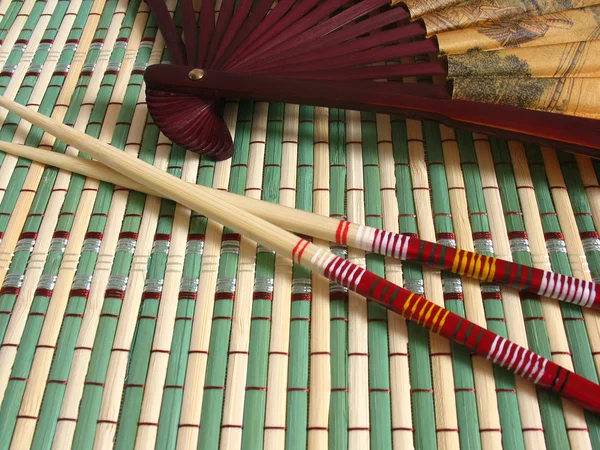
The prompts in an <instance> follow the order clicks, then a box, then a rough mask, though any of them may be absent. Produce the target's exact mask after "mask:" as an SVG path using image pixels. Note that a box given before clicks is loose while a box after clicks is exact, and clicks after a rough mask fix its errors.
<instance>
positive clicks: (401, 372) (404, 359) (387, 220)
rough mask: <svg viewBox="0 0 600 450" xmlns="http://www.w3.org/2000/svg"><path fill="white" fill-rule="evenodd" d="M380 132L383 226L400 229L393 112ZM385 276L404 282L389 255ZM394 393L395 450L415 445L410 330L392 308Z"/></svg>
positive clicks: (397, 263)
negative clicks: (391, 119) (410, 370)
mask: <svg viewBox="0 0 600 450" xmlns="http://www.w3.org/2000/svg"><path fill="white" fill-rule="evenodd" d="M376 117H377V119H376V120H377V136H378V143H377V147H378V151H379V176H380V179H381V201H382V210H383V228H384V229H385V230H388V231H391V232H394V233H398V232H399V231H400V227H399V224H398V214H399V211H398V200H397V198H396V174H395V170H394V169H395V163H394V150H393V147H392V124H391V121H390V116H388V115H382V114H378V115H377V116H376ZM385 277H386V279H388V280H390V281H391V282H392V283H395V284H396V285H398V286H402V284H403V277H402V264H401V263H400V261H398V260H397V259H395V258H392V257H390V256H386V258H385ZM387 319H388V334H389V361H390V395H391V404H392V445H393V448H394V449H395V450H399V449H412V448H414V435H413V431H412V427H413V418H412V409H411V401H410V400H411V393H410V372H409V369H408V330H407V328H406V321H405V320H404V318H402V317H401V316H399V315H398V314H394V313H393V312H391V311H390V312H388V314H387Z"/></svg>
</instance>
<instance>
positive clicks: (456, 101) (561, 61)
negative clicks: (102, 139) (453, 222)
mask: <svg viewBox="0 0 600 450" xmlns="http://www.w3.org/2000/svg"><path fill="white" fill-rule="evenodd" d="M147 1H148V4H149V6H150V8H151V10H152V13H153V14H154V15H155V16H156V19H157V22H158V26H159V28H160V30H161V32H162V33H163V35H164V36H165V41H166V44H167V48H168V50H169V53H170V55H171V63H172V64H173V65H175V66H177V67H178V69H177V70H169V69H168V68H167V67H149V68H148V69H147V71H146V76H145V79H146V85H147V89H148V108H149V111H150V114H151V115H152V117H153V118H154V120H155V121H156V123H157V125H158V126H159V127H160V129H161V130H162V131H163V132H164V133H165V135H167V136H168V137H169V138H170V139H172V140H173V141H174V142H176V143H177V144H179V145H181V146H183V147H185V148H187V149H189V150H192V151H196V152H200V153H203V154H207V155H211V156H213V157H215V158H216V159H224V158H228V157H230V156H231V154H232V152H233V143H232V139H231V136H230V135H229V132H228V131H227V128H226V126H225V124H224V123H223V121H222V119H221V117H220V105H221V104H222V98H221V97H222V96H228V95H234V96H235V97H237V98H251V99H260V100H266V101H286V99H291V98H293V99H294V100H295V101H297V102H298V103H308V104H315V103H314V102H315V100H318V101H319V102H322V103H323V105H324V106H329V105H331V106H333V105H338V104H341V105H343V104H348V105H352V106H353V107H356V108H357V109H364V110H372V111H385V112H395V113H400V114H405V115H409V116H413V117H417V118H427V117H432V116H435V117H436V118H438V119H439V120H440V121H442V122H444V121H445V122H446V123H451V124H453V125H456V126H463V127H465V128H467V129H473V130H482V131H485V132H489V133H495V134H498V135H500V136H504V137H508V136H512V137H518V138H521V139H523V140H529V141H530V142H537V143H540V142H542V143H544V144H555V145H562V146H566V147H567V148H568V149H571V150H575V151H581V150H582V149H585V150H586V151H587V153H593V151H595V150H599V149H600V137H599V133H598V132H597V130H598V129H600V126H599V125H600V122H597V119H600V94H598V92H600V89H599V87H600V81H599V80H600V71H599V67H600V54H599V51H600V47H598V45H597V44H598V42H599V38H600V6H598V5H596V4H597V3H600V0H577V1H572V2H563V1H549V2H543V5H541V6H540V5H538V6H536V5H537V2H523V1H519V0H466V1H456V0H431V1H420V2H412V1H409V0H407V2H406V3H405V4H404V3H403V4H390V2H389V0H361V1H348V0H321V1H319V0H282V1H279V2H276V3H273V2H272V1H266V0H255V1H252V0H238V1H236V0H222V1H221V2H220V3H219V4H218V5H217V3H215V2H214V1H212V0H208V1H204V2H203V8H202V9H201V10H200V11H199V12H198V11H194V5H193V3H192V0H182V1H181V2H180V6H179V8H180V11H181V14H178V15H176V17H179V20H178V21H177V23H176V20H174V18H173V17H174V14H173V5H172V4H171V3H169V2H168V3H165V2H164V1H163V0H147ZM179 22H180V23H179ZM541 55H544V56H543V57H541ZM207 73H211V74H213V76H210V77H208V76H203V75H204V74H207ZM217 74H218V76H216V75H217ZM227 74H230V75H231V77H228V76H226V75H227ZM180 78H182V79H180ZM233 82H235V83H237V84H238V85H237V86H233V85H231V84H228V83H233ZM286 82H287V83H288V85H287V86H286V84H285V83H286ZM290 86H295V87H296V88H298V89H301V91H299V92H291V91H290V89H289V87H290ZM334 87H335V88H334ZM315 92H319V93H321V94H322V95H321V97H319V98H315V95H314V93H315ZM333 92H337V93H338V94H336V95H337V97H336V96H335V95H334V94H333ZM340 96H345V97H344V98H342V97H340ZM359 98H360V99H362V100H360V101H357V99H359ZM378 99H381V101H380V100H378ZM390 99H395V100H394V101H395V102H396V103H393V102H390V101H389V100H390ZM424 105H430V106H424ZM482 114H484V116H483V117H482ZM515 114H516V115H517V116H518V117H520V119H521V120H520V122H519V123H518V124H515V123H514V121H513V120H511V118H510V117H507V115H509V116H514V115H515ZM567 117H568V118H569V119H568V120H567ZM561 118H564V120H562V121H561ZM548 121H550V122H552V123H553V124H554V123H558V124H559V125H561V126H559V127H558V128H559V129H560V131H557V129H556V128H555V129H553V130H544V129H543V126H542V124H544V123H549V122H548ZM567 123H568V124H569V126H575V127H576V129H577V130H578V134H579V136H578V137H576V138H573V137H572V136H570V135H569V133H571V134H572V133H573V130H572V129H571V130H569V128H568V127H566V126H565V124H567ZM594 131H596V132H594Z"/></svg>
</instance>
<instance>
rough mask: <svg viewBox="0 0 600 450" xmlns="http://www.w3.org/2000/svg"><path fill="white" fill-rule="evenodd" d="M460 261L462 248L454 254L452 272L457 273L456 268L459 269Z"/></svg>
mask: <svg viewBox="0 0 600 450" xmlns="http://www.w3.org/2000/svg"><path fill="white" fill-rule="evenodd" d="M459 261H460V250H457V251H456V254H455V255H454V261H453V262H452V272H453V273H456V270H457V269H458V263H459Z"/></svg>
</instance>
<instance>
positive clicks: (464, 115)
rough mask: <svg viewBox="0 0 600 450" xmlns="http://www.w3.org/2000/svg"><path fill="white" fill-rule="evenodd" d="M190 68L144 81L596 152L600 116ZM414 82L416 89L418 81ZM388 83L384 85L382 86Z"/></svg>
mask: <svg viewBox="0 0 600 450" xmlns="http://www.w3.org/2000/svg"><path fill="white" fill-rule="evenodd" d="M189 70H190V68H189V67H187V68H186V67H166V66H164V65H155V66H151V67H149V68H148V69H147V70H146V74H145V80H146V85H147V88H148V89H149V90H159V91H160V90H162V91H168V92H178V93H183V94H189V95H191V96H201V97H224V98H246V99H255V100H262V101H279V102H288V103H298V104H309V105H315V106H326V107H334V108H344V109H352V110H364V111H374V112H380V113H386V114H400V115H403V116H405V117H409V118H414V119H420V120H424V119H431V120H437V121H439V122H442V123H445V124H447V125H448V126H451V127H454V128H464V129H468V130H472V131H476V132H481V133H488V134H496V135H499V136H501V137H504V138H507V139H521V140H524V141H527V142H531V143H535V144H539V145H545V146H553V147H562V148H564V149H566V150H570V151H575V152H578V153H583V154H587V155H590V156H598V155H600V153H599V152H598V151H599V150H600V133H599V130H600V127H599V125H598V121H596V120H592V119H585V118H580V117H573V116H567V115H562V114H552V113H547V112H540V111H532V110H525V109H520V108H514V107H509V106H503V105H491V104H485V103H477V102H467V101H461V100H452V99H450V98H447V99H442V98H427V97H424V96H420V95H407V94H399V93H397V92H396V89H399V88H400V86H403V84H401V83H394V82H389V83H373V85H376V84H377V85H382V86H381V87H379V86H377V89H366V90H365V89H356V85H355V84H354V83H352V82H343V81H341V82H331V81H321V80H319V81H304V80H302V81H300V80H294V79H277V78H267V77H262V76H261V77H254V76H251V75H246V74H237V73H227V72H213V71H205V72H204V76H203V77H202V78H201V79H199V80H196V81H193V80H190V79H189V78H188V72H189ZM404 86H409V87H413V88H414V89H415V92H418V89H420V86H424V85H417V84H412V85H406V84H405V85H404ZM383 88H385V90H384V89H383Z"/></svg>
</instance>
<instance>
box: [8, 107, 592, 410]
mask: <svg viewBox="0 0 600 450" xmlns="http://www.w3.org/2000/svg"><path fill="white" fill-rule="evenodd" d="M0 103H1V104H2V105H3V106H5V107H8V108H9V109H10V110H11V111H13V112H14V113H15V114H17V115H19V116H20V117H22V118H24V119H25V120H29V121H31V122H32V123H34V124H35V125H37V126H38V127H41V128H43V129H46V130H47V131H48V132H49V133H52V134H54V135H55V136H56V137H57V138H60V139H62V140H64V141H65V142H71V143H75V144H77V145H80V144H81V145H85V146H86V151H87V153H88V154H90V155H91V156H92V157H94V158H96V159H98V160H100V161H103V162H104V163H105V164H111V165H112V166H113V167H115V168H117V169H118V170H119V171H120V172H121V173H122V174H123V175H125V176H127V177H136V178H137V179H138V181H140V182H141V183H143V184H145V185H148V186H150V187H154V188H155V189H157V188H161V189H164V190H165V191H167V192H168V195H169V197H170V198H171V199H172V200H173V201H175V202H178V203H181V204H182V205H183V206H187V207H189V208H190V209H195V210H199V211H204V212H205V213H207V214H209V215H211V216H212V217H214V218H215V219H216V220H218V221H220V222H221V223H223V224H224V225H225V226H228V227H231V228H233V229H237V230H240V231H242V232H243V233H245V234H246V235H247V236H248V238H249V239H252V240H255V241H257V242H263V243H265V244H266V245H268V246H269V248H271V249H272V250H273V251H275V252H280V253H282V254H283V255H285V256H287V257H289V258H292V259H297V260H298V262H299V263H300V264H302V265H304V266H305V267H307V268H308V269H309V270H313V271H314V272H315V274H322V275H325V274H327V276H328V277H330V279H332V280H335V281H336V282H338V283H342V284H343V285H347V286H348V287H350V288H351V289H353V290H354V289H356V290H357V292H360V293H361V295H369V296H370V298H373V299H376V300H378V301H380V302H382V303H383V302H386V301H390V300H389V299H388V296H389V297H390V298H391V300H392V304H393V305H395V306H393V307H394V308H396V309H398V310H399V308H400V307H401V306H402V307H403V308H404V310H403V311H402V313H403V314H405V315H407V316H408V317H410V318H411V320H413V321H416V322H417V323H420V322H421V320H425V321H426V322H427V324H428V325H429V326H430V327H435V326H436V325H437V327H438V328H439V331H438V332H439V333H442V335H445V336H448V338H449V339H454V340H456V341H457V342H459V341H460V339H464V338H457V337H450V334H451V331H450V330H451V329H452V328H454V327H455V326H456V329H455V330H456V331H454V333H457V332H458V333H464V334H465V337H466V338H467V339H468V337H469V336H470V331H471V330H473V328H474V327H476V325H475V324H473V323H471V322H469V321H465V320H463V319H460V318H459V317H457V316H456V315H453V314H451V313H450V311H447V310H444V309H443V308H441V307H439V306H437V305H435V304H434V303H432V302H430V301H426V300H424V299H423V297H422V296H415V295H409V293H408V292H407V291H406V290H402V289H401V288H400V287H399V286H396V287H394V286H391V290H392V292H391V293H389V292H388V293H387V294H383V293H381V294H378V295H373V292H374V291H373V290H374V289H375V290H376V288H377V286H378V285H379V284H380V283H381V282H383V284H382V285H381V288H382V289H383V291H387V289H388V288H390V285H389V284H388V282H387V281H384V280H382V279H381V278H379V277H376V276H375V275H374V274H372V273H369V272H367V271H364V270H363V269H360V268H359V267H358V266H355V265H354V264H352V263H350V262H349V261H347V260H344V259H342V258H338V257H336V256H335V255H334V254H333V253H331V252H330V251H327V250H324V249H323V248H321V247H319V246H317V245H314V244H311V243H310V242H308V241H306V240H304V239H298V238H297V237H296V236H295V235H293V234H291V233H289V232H286V231H284V230H283V229H281V228H279V227H277V226H276V225H273V224H271V223H270V222H268V221H264V220H262V219H260V218H258V217H257V216H254V215H253V214H249V213H244V212H243V211H242V210H240V209H238V208H236V207H235V206H233V205H232V204H229V203H227V202H221V201H220V200H219V199H218V198H216V197H214V196H212V195H211V194H210V193H208V192H207V193H204V194H202V195H200V194H198V193H197V192H189V190H188V189H187V186H186V183H184V182H182V181H181V180H179V179H178V178H175V177H173V176H172V175H170V174H168V173H165V172H161V171H160V170H158V169H156V168H155V167H153V166H150V165H148V164H146V163H144V162H143V161H140V160H139V159H136V158H133V157H131V156H130V155H128V154H126V153H124V152H119V151H115V150H114V149H113V148H112V147H111V146H110V145H108V144H105V143H103V142H101V141H99V140H94V139H91V138H90V137H89V136H87V135H86V134H85V133H82V132H80V131H78V130H75V129H73V128H70V127H68V126H65V125H64V124H61V123H56V122H54V121H53V120H52V119H49V118H48V117H46V116H43V115H41V114H38V113H36V112H34V111H30V110H28V109H27V108H26V107H24V106H22V105H19V104H17V103H15V102H12V101H10V100H7V99H0ZM363 277H364V279H363ZM384 285H385V286H384ZM398 293H401V295H402V300H400V302H398V303H401V305H400V304H398V303H396V301H395V300H394V298H395V295H397V294H398ZM380 296H383V298H381V297H380ZM405 296H406V297H405ZM411 301H412V302H413V304H412V305H411ZM422 301H423V306H421V307H420V310H419V311H418V312H417V306H418V304H419V303H421V302H422ZM426 308H429V309H428V310H427V311H426ZM415 314H418V316H417V317H414V315H415ZM442 314H443V317H441V318H440V316H441V315H442ZM446 319H448V321H449V322H446ZM438 320H439V324H438V322H437V321H438ZM477 330H478V333H479V334H478V336H479V338H480V339H482V340H483V341H484V342H485V343H484V342H482V341H480V340H479V339H477V341H478V342H479V344H475V345H472V344H471V345H468V347H469V348H472V349H474V350H476V351H477V353H478V354H480V355H482V356H485V355H487V357H491V358H494V361H495V362H496V363H499V364H501V365H503V367H504V366H505V367H512V366H513V363H514V361H515V358H516V357H517V355H518V353H521V355H522V359H521V362H520V363H519V364H518V368H512V370H513V372H517V373H519V372H518V371H519V369H520V367H521V365H522V364H523V361H524V358H526V357H527V355H530V356H529V358H530V359H531V358H536V363H535V364H533V368H531V367H529V366H528V369H525V371H526V372H527V373H528V375H526V376H527V377H528V378H529V379H533V378H534V377H536V378H535V381H536V382H538V383H539V384H541V385H542V386H545V387H546V388H548V389H551V388H553V390H555V391H557V392H560V393H562V395H563V396H566V397H567V398H571V399H573V400H574V401H577V402H578V404H580V405H582V406H585V407H586V408H589V409H590V410H591V411H595V412H598V411H600V403H599V402H598V399H599V398H600V394H597V393H595V391H596V390H600V386H598V385H597V384H594V383H592V382H590V381H589V380H586V379H585V378H583V377H581V376H579V375H577V374H575V373H572V372H569V371H566V369H564V368H561V367H560V366H557V365H555V364H554V363H552V362H551V361H548V360H546V359H544V358H542V357H540V356H539V355H535V354H532V353H524V352H529V351H528V350H526V349H523V348H522V347H521V346H515V345H513V344H512V343H509V344H506V341H504V340H502V341H501V342H500V345H499V346H498V347H496V344H497V343H498V341H499V340H501V339H502V338H501V337H500V336H498V335H494V333H491V332H489V331H487V330H485V329H483V328H479V327H476V328H475V331H476V332H477ZM473 337H475V336H473ZM505 345H507V346H508V347H507V348H506V349H505V348H504V347H505ZM482 346H483V347H484V348H482ZM500 358H501V360H500ZM509 361H510V362H509ZM528 370H529V371H528ZM557 378H561V380H559V381H558V382H560V383H561V387H560V388H558V389H557V387H558V386H555V384H556V383H557Z"/></svg>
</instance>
